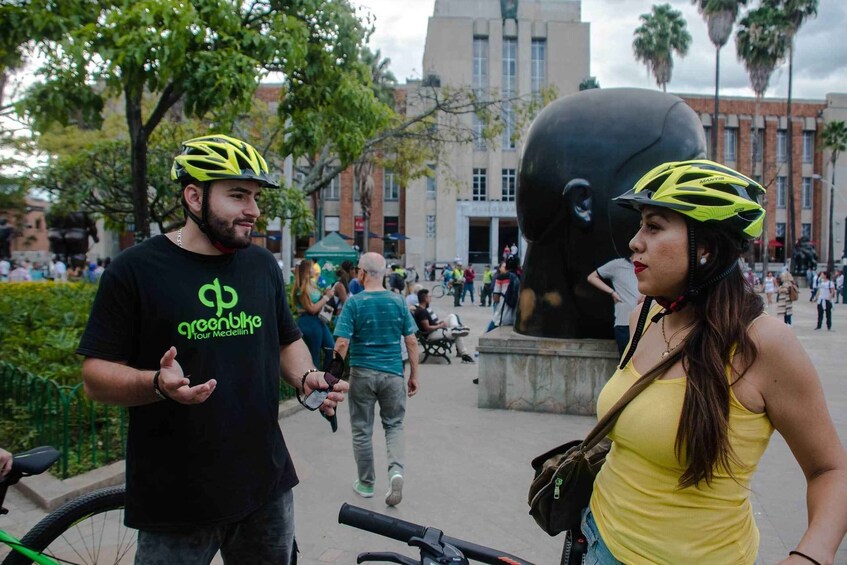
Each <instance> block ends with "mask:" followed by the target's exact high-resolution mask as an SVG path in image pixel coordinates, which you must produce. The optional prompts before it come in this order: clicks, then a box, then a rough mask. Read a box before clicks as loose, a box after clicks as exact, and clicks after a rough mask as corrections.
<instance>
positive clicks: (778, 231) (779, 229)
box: [775, 222, 785, 237]
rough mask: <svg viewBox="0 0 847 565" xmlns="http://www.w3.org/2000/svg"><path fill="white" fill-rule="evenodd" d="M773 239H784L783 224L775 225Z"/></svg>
mask: <svg viewBox="0 0 847 565" xmlns="http://www.w3.org/2000/svg"><path fill="white" fill-rule="evenodd" d="M775 237H785V222H777V223H776V235H775Z"/></svg>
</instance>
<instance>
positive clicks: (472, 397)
mask: <svg viewBox="0 0 847 565" xmlns="http://www.w3.org/2000/svg"><path fill="white" fill-rule="evenodd" d="M433 307H434V308H435V310H436V312H437V313H438V314H439V316H441V317H442V318H443V317H445V316H446V315H447V314H448V313H450V312H451V311H453V306H452V298H449V297H445V298H441V299H436V300H434V304H433ZM456 312H457V313H458V314H459V315H460V316H461V318H462V322H463V323H464V324H465V325H467V326H469V327H470V328H472V332H471V334H470V336H469V337H468V344H469V346H471V347H472V348H474V347H475V345H476V341H477V339H478V337H479V335H480V333H481V332H482V331H484V329H485V327H486V326H487V325H488V322H489V320H490V317H491V311H490V309H487V308H480V307H479V306H476V305H473V306H471V305H465V306H462V307H461V308H459V309H458V310H456ZM770 312H771V313H772V314H774V315H775V313H776V307H775V306H772V307H771V309H770ZM815 322H816V313H815V310H814V305H813V304H812V303H810V302H808V290H807V289H803V290H802V291H801V300H800V301H799V302H797V303H796V304H795V308H794V331H795V333H796V334H797V336H798V337H799V339H800V340H801V342H802V343H803V345H804V347H805V348H806V350H807V351H808V352H809V355H810V356H811V358H812V361H813V362H814V364H815V366H816V367H817V370H818V371H819V373H820V375H821V379H822V381H823V386H824V390H825V393H826V397H827V401H828V404H829V409H830V411H831V413H832V417H833V419H834V420H835V423H836V426H837V427H838V431H839V434H840V436H841V438H842V441H845V440H847V379H845V371H844V365H845V362H847V353H845V352H847V306H844V305H840V304H839V305H836V306H835V310H834V331H832V332H827V331H825V330H823V331H814V326H815ZM477 376H479V378H481V379H484V378H485V375H477V366H476V365H469V364H462V363H460V362H458V360H454V362H453V363H452V364H450V365H447V364H446V363H445V362H444V361H443V360H440V359H439V360H435V361H433V360H430V361H429V362H427V363H426V364H425V365H422V366H421V374H420V391H419V393H418V395H417V396H415V397H414V398H412V399H410V400H409V402H408V404H407V415H406V452H407V453H406V475H405V476H406V486H405V488H404V491H403V494H404V497H403V502H402V503H401V504H400V505H399V506H398V507H396V508H386V506H385V504H384V502H383V497H384V494H385V491H386V490H387V477H386V476H385V473H386V469H385V467H386V464H385V442H384V439H383V436H382V433H381V430H377V433H375V435H374V450H375V457H376V462H377V471H378V474H377V489H376V491H377V492H376V495H375V496H374V498H372V499H367V500H366V499H362V498H359V497H358V496H357V495H356V494H355V493H354V492H353V490H352V488H351V487H352V484H353V481H354V480H355V478H356V471H355V464H354V461H353V453H352V446H351V439H350V424H349V420H348V412H347V406H346V405H343V406H342V408H341V410H340V413H339V430H338V432H337V433H335V434H331V433H330V430H329V426H328V424H327V423H326V422H325V421H324V420H323V419H322V418H320V417H319V416H318V415H316V414H314V413H310V412H306V411H304V410H299V411H296V412H295V413H294V414H292V415H290V416H287V417H285V418H283V419H282V420H281V421H280V425H281V427H282V430H283V433H284V435H285V438H286V441H287V443H288V446H289V450H290V451H291V454H292V457H293V458H294V463H295V466H296V468H297V473H298V475H299V477H300V485H299V486H298V487H297V488H296V489H295V500H296V507H297V510H296V515H297V539H298V542H299V544H300V549H301V561H300V562H301V563H303V564H305V565H317V564H326V563H333V564H335V563H338V564H340V563H344V564H350V563H355V561H356V554H357V553H359V552H361V551H385V550H393V551H398V552H401V553H404V554H406V555H410V556H411V555H414V553H413V552H412V550H411V548H408V547H406V546H404V545H402V544H399V543H397V542H394V541H391V540H388V539H386V538H381V537H379V536H376V535H373V534H369V533H366V532H362V531H359V530H356V529H353V528H350V527H348V526H342V525H339V524H338V523H337V515H338V509H339V508H340V506H341V504H342V503H344V502H348V503H351V504H355V505H358V506H362V507H364V508H368V509H371V510H375V511H378V512H384V513H386V514H388V515H390V516H395V517H398V518H400V519H403V520H407V521H411V522H415V523H418V524H423V525H428V526H435V527H438V528H440V529H442V530H443V531H445V532H446V533H447V534H448V535H450V536H453V537H459V538H463V539H466V540H469V541H473V542H476V543H480V544H483V545H489V546H494V547H497V548H499V549H502V550H504V551H508V552H510V553H513V554H516V555H519V556H521V557H523V558H525V559H527V560H529V561H532V562H534V563H536V564H538V565H550V564H556V563H558V559H559V554H560V551H561V538H560V537H559V538H550V537H549V536H547V535H546V534H545V533H543V532H542V531H541V530H540V529H539V528H538V527H537V526H536V525H535V523H534V522H533V520H532V518H530V517H529V515H528V514H527V509H528V507H527V503H526V492H527V487H528V485H529V481H530V479H531V478H532V469H531V467H530V465H529V461H530V459H532V457H534V456H535V455H537V454H539V453H541V452H543V451H545V450H547V449H549V448H551V447H553V446H555V445H558V444H559V443H562V442H563V441H566V440H569V439H573V438H576V437H578V436H580V435H582V434H584V433H586V432H587V431H588V430H589V429H591V427H592V425H593V423H594V418H593V417H583V416H561V415H555V414H539V413H528V412H513V411H503V410H482V409H479V408H477V387H476V386H475V385H474V384H472V382H471V381H472V379H473V378H475V377H477ZM753 502H754V510H755V515H756V521H757V523H758V526H759V530H760V532H761V551H760V560H761V562H762V563H764V564H766V565H769V564H773V563H777V562H778V561H779V560H781V559H783V558H785V556H786V555H787V553H788V551H789V550H790V549H793V548H794V547H795V544H796V543H797V541H798V540H799V538H800V536H801V535H802V533H803V531H804V529H805V526H806V503H805V481H804V479H803V475H802V473H801V471H800V468H799V467H798V465H797V464H796V462H795V461H794V459H793V457H792V455H791V453H790V451H789V450H788V447H787V446H786V444H785V441H784V440H783V439H782V438H781V437H780V436H779V435H778V434H774V436H773V438H772V440H771V443H770V446H769V447H768V450H767V452H766V453H765V456H764V458H763V460H762V462H761V465H760V468H759V470H758V472H757V473H756V475H755V478H754V480H753ZM7 507H9V508H10V509H11V510H12V512H11V514H10V515H8V516H4V517H0V528H3V529H6V530H9V531H11V532H17V533H22V532H24V531H26V530H27V529H28V528H29V526H30V525H31V524H33V523H35V522H36V521H37V520H38V519H40V517H41V516H43V515H44V513H43V512H42V511H41V510H38V509H37V508H35V507H34V506H33V505H32V504H31V503H30V502H29V501H27V500H26V499H24V498H23V497H22V495H21V494H20V493H18V492H11V493H10V495H9V497H8V499H7ZM3 553H4V551H3V550H2V549H0V556H2V555H3ZM836 563H842V564H844V563H847V544H842V547H841V550H840V551H839V553H838V555H837V558H836Z"/></svg>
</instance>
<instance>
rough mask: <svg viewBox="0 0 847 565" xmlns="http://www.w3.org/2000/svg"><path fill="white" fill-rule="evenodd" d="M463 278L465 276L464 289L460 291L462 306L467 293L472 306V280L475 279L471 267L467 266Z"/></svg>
mask: <svg viewBox="0 0 847 565" xmlns="http://www.w3.org/2000/svg"><path fill="white" fill-rule="evenodd" d="M464 276H465V287H464V289H463V290H462V304H464V302H465V296H467V294H468V291H470V292H471V304H473V286H474V279H475V278H476V273H475V272H474V270H473V266H472V265H468V268H467V269H465V272H464Z"/></svg>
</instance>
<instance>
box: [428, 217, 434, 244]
mask: <svg viewBox="0 0 847 565" xmlns="http://www.w3.org/2000/svg"><path fill="white" fill-rule="evenodd" d="M426 238H427V239H435V216H434V215H433V216H427V217H426Z"/></svg>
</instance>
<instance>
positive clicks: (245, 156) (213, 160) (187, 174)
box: [171, 134, 279, 188]
mask: <svg viewBox="0 0 847 565" xmlns="http://www.w3.org/2000/svg"><path fill="white" fill-rule="evenodd" d="M171 179H172V180H176V181H184V180H187V179H194V180H197V181H200V182H211V181H215V180H224V179H243V180H251V181H255V182H258V183H259V184H260V185H261V186H266V187H270V188H279V182H278V181H277V179H276V177H275V176H273V175H271V174H270V172H269V171H268V164H267V163H266V162H265V159H264V158H263V157H262V156H261V155H260V154H259V152H258V151H256V149H255V148H254V147H253V146H252V145H250V144H249V143H247V142H244V141H241V140H240V139H236V138H234V137H230V136H228V135H223V134H213V135H204V136H202V137H195V138H194V139H189V140H188V141H185V142H183V143H182V152H181V153H180V154H179V155H178V156H176V157H175V158H174V163H173V166H172V167H171Z"/></svg>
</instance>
